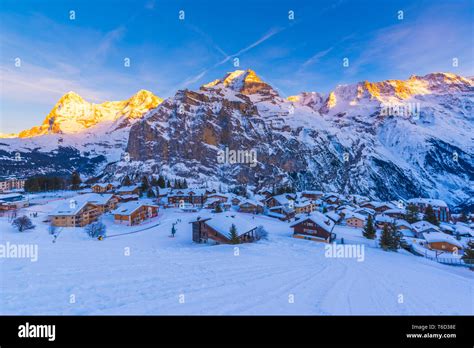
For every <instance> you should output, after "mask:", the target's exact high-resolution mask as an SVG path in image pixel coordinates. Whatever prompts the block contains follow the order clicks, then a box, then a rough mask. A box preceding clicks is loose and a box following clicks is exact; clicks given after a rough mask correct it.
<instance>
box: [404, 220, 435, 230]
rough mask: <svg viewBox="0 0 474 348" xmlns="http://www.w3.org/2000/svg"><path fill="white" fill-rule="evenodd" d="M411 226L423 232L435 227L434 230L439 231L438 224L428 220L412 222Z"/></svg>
mask: <svg viewBox="0 0 474 348" xmlns="http://www.w3.org/2000/svg"><path fill="white" fill-rule="evenodd" d="M411 226H412V227H413V229H414V230H415V231H416V232H423V231H426V230H429V229H434V230H437V231H439V228H438V226H435V225H433V224H431V223H429V222H428V221H417V222H414V223H412V224H411Z"/></svg>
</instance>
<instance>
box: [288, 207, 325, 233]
mask: <svg viewBox="0 0 474 348" xmlns="http://www.w3.org/2000/svg"><path fill="white" fill-rule="evenodd" d="M307 220H311V221H312V222H314V223H315V224H316V225H318V226H319V227H321V228H322V229H324V230H326V231H327V232H331V231H332V229H333V228H334V221H332V220H331V219H330V218H328V217H327V216H326V215H324V214H322V213H320V212H317V211H313V212H312V213H310V214H308V215H306V216H303V217H302V218H301V219H300V220H298V221H295V222H294V223H292V224H291V225H290V227H295V226H296V225H299V224H300V223H302V222H304V221H307Z"/></svg>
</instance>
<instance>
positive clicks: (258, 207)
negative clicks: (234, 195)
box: [239, 199, 265, 214]
mask: <svg viewBox="0 0 474 348" xmlns="http://www.w3.org/2000/svg"><path fill="white" fill-rule="evenodd" d="M264 209H265V205H264V204H263V203H260V202H257V201H253V200H250V199H246V200H244V201H242V202H241V203H240V204H239V211H240V212H242V213H252V214H262V213H263V211H264Z"/></svg>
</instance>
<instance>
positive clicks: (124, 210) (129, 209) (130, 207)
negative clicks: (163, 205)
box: [112, 201, 158, 215]
mask: <svg viewBox="0 0 474 348" xmlns="http://www.w3.org/2000/svg"><path fill="white" fill-rule="evenodd" d="M143 206H145V207H155V208H158V206H157V205H155V204H150V203H144V202H137V201H130V202H126V203H123V204H120V206H119V207H118V208H117V209H115V210H113V211H112V214H114V215H130V214H132V213H133V212H134V211H135V210H137V209H138V208H140V207H143Z"/></svg>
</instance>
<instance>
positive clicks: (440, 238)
mask: <svg viewBox="0 0 474 348" xmlns="http://www.w3.org/2000/svg"><path fill="white" fill-rule="evenodd" d="M423 237H424V238H425V239H426V241H427V242H428V243H437V242H445V243H449V244H452V245H455V246H457V247H459V248H462V244H461V243H459V241H457V240H456V239H455V238H453V237H452V236H450V235H449V234H446V233H442V232H430V233H423Z"/></svg>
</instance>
